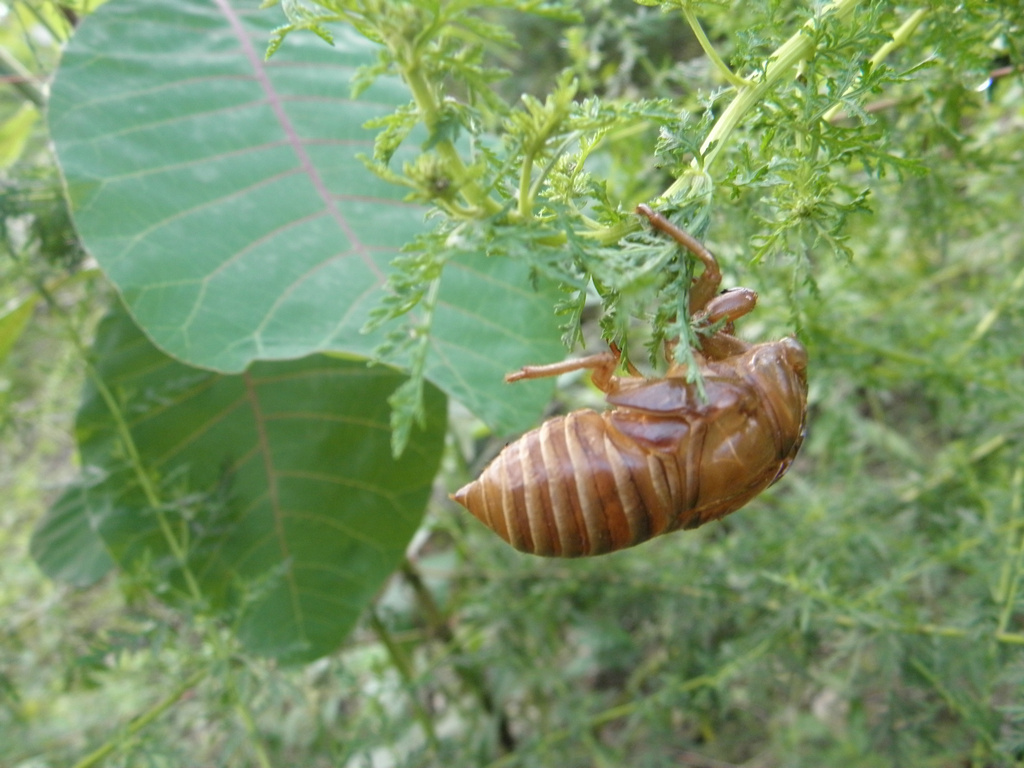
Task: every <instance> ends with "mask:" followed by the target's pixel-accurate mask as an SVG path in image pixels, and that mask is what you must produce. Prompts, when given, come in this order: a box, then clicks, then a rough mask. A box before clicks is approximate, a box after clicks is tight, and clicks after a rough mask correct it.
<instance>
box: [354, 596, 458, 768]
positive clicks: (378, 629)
mask: <svg viewBox="0 0 1024 768" xmlns="http://www.w3.org/2000/svg"><path fill="white" fill-rule="evenodd" d="M370 626H371V627H372V628H373V631H374V634H376V635H377V639H378V640H380V641H381V643H382V644H383V645H384V648H385V649H386V650H387V652H388V656H389V657H390V658H391V663H392V665H393V666H394V668H395V669H396V670H398V676H399V677H401V678H402V682H403V683H404V684H405V689H406V692H407V693H408V694H409V700H410V701H411V702H412V708H413V711H414V712H415V714H416V720H417V721H418V722H419V724H420V727H421V728H422V729H423V734H424V736H426V737H427V741H428V742H429V743H430V747H431V749H433V750H434V755H435V756H439V755H440V754H441V742H440V741H439V740H438V738H437V731H435V730H434V721H433V720H431V719H430V713H429V712H427V710H426V709H424V708H423V704H422V702H421V701H420V700H419V698H418V697H417V696H416V682H415V680H414V675H413V671H412V666H411V665H410V664H409V660H408V659H407V658H406V656H405V654H404V653H403V652H402V649H401V648H399V647H398V644H397V643H396V642H395V639H394V638H393V637H392V636H391V633H390V632H389V631H388V628H387V627H385V626H384V622H382V621H381V620H380V617H379V616H378V615H377V611H376V609H374V608H371V609H370Z"/></svg>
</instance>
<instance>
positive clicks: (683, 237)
mask: <svg viewBox="0 0 1024 768" xmlns="http://www.w3.org/2000/svg"><path fill="white" fill-rule="evenodd" d="M636 210H637V213H642V214H643V215H644V216H646V217H647V219H648V220H649V221H650V222H651V226H652V227H654V228H655V229H657V230H660V231H662V232H664V233H665V234H666V235H668V236H669V237H671V238H672V239H673V240H675V241H676V242H677V243H679V245H681V246H682V247H683V248H685V249H686V250H688V251H689V252H690V253H692V254H693V255H694V256H696V257H697V258H698V259H700V261H701V262H703V264H704V272H703V273H702V274H701V276H700V277H698V278H697V279H696V280H694V281H693V286H692V287H691V288H690V314H691V315H692V314H694V313H696V312H699V311H700V310H702V309H704V307H706V306H707V304H708V302H709V301H711V299H712V298H714V296H715V294H716V293H718V286H719V285H721V283H722V272H721V270H720V269H719V268H718V262H717V261H716V260H715V257H714V256H712V255H711V251H709V250H708V249H707V248H705V247H704V245H703V244H702V243H701V242H700V241H699V240H697V238H695V237H694V236H693V235H691V234H690V233H689V232H686V231H684V230H682V229H680V228H679V227H677V226H676V225H675V224H673V223H672V222H671V221H669V220H668V219H666V218H665V217H664V216H662V215H661V214H660V213H658V212H657V211H654V210H652V209H651V208H650V207H649V206H647V205H644V204H642V203H641V204H640V205H638V206H637V207H636Z"/></svg>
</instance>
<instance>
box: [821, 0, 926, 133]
mask: <svg viewBox="0 0 1024 768" xmlns="http://www.w3.org/2000/svg"><path fill="white" fill-rule="evenodd" d="M927 15H928V9H927V8H919V9H918V10H916V11H914V12H913V13H912V14H911V15H910V16H909V17H907V20H906V21H904V22H903V23H902V24H901V25H900V26H899V28H898V29H897V30H896V31H895V32H893V35H892V40H890V41H889V42H887V43H886V44H885V45H883V46H882V47H881V48H879V49H878V50H877V51H876V52H875V55H874V56H872V57H871V58H870V59H869V61H870V63H871V68H872V69H874V68H875V67H877V66H878V65H879V64H881V63H882V62H883V61H885V59H886V58H887V57H888V56H889V54H890V53H892V52H893V51H895V50H896V49H897V48H899V47H900V46H901V45H903V44H904V43H906V42H907V40H909V39H910V36H911V35H913V34H914V32H915V30H916V29H917V27H918V26H919V25H920V24H921V22H922V21H923V20H924V17H925V16H927ZM844 95H845V93H844ZM840 108H841V102H839V101H837V102H836V103H835V104H833V105H832V106H831V107H829V108H828V109H827V110H826V111H825V113H824V114H823V115H822V116H821V119H822V120H824V121H825V122H831V121H832V120H834V119H835V118H836V115H838V114H839V110H840Z"/></svg>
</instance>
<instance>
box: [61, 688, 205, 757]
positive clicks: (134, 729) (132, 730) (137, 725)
mask: <svg viewBox="0 0 1024 768" xmlns="http://www.w3.org/2000/svg"><path fill="white" fill-rule="evenodd" d="M208 672H209V670H208V669H207V668H203V669H201V670H199V671H198V672H194V673H193V674H192V675H190V676H189V677H188V678H186V679H185V681H184V682H182V683H181V684H180V685H179V686H178V687H177V688H175V689H174V690H173V691H171V693H169V694H168V695H167V696H166V697H165V698H164V699H163V700H161V701H159V702H158V703H157V704H156V705H154V706H153V707H151V708H150V709H149V710H148V711H146V712H143V713H142V714H141V715H139V716H138V717H135V718H134V719H133V720H132V721H131V722H130V723H128V725H127V726H126V727H125V729H124V731H123V732H122V733H119V734H118V735H117V737H116V738H114V739H111V740H110V741H108V742H107V743H106V744H104V745H103V746H102V747H100V748H99V749H97V750H95V751H93V752H92V753H90V754H88V755H86V756H85V757H84V758H82V759H81V760H79V761H78V762H77V763H75V765H74V768H91V767H92V766H94V765H96V764H98V763H99V762H100V761H101V760H103V758H105V757H106V756H107V755H109V754H110V753H111V752H113V751H114V750H116V749H117V748H118V747H119V746H120V745H121V744H122V743H123V742H124V737H125V736H132V735H134V734H136V733H138V732H139V731H141V730H142V729H143V728H145V727H146V726H147V725H149V724H150V723H152V722H153V721H154V720H156V719H157V718H158V717H160V715H162V714H163V713H164V712H166V711H167V710H168V709H170V708H171V707H172V706H173V705H174V703H175V702H176V701H177V700H178V699H180V698H181V697H182V696H183V695H184V694H185V692H186V691H188V689H189V688H191V687H193V686H194V685H196V684H197V683H198V682H199V681H200V680H202V679H203V678H204V677H206V675H207V673H208Z"/></svg>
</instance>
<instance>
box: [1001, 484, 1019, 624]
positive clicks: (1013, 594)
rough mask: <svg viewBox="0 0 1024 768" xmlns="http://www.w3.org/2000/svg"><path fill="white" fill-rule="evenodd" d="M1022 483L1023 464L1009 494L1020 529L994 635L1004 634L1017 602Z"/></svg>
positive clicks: (1013, 517)
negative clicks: (997, 626)
mask: <svg viewBox="0 0 1024 768" xmlns="http://www.w3.org/2000/svg"><path fill="white" fill-rule="evenodd" d="M1022 485H1024V464H1022V465H1020V466H1018V467H1017V470H1016V471H1015V472H1014V473H1013V491H1012V494H1011V496H1010V516H1011V525H1012V528H1014V529H1021V530H1018V531H1016V533H1017V547H1016V552H1011V553H1010V562H1009V564H1008V566H1009V567H1008V568H1007V572H1006V578H1005V579H1003V580H1002V581H1003V584H1002V585H1000V586H1001V587H1002V589H1000V595H999V596H1000V597H1001V598H1002V600H1003V607H1002V610H1001V611H1000V612H999V628H998V629H997V630H996V637H997V638H998V637H999V636H1000V635H1005V634H1006V628H1007V627H1008V626H1009V625H1010V619H1011V618H1012V617H1013V611H1014V608H1015V607H1016V604H1017V592H1018V590H1019V589H1020V581H1021V571H1022V569H1024V528H1022V526H1021V522H1022V521H1021V519H1020V518H1021V508H1022V506H1024V500H1022V499H1021V486H1022Z"/></svg>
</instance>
